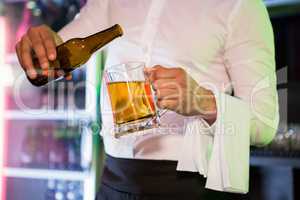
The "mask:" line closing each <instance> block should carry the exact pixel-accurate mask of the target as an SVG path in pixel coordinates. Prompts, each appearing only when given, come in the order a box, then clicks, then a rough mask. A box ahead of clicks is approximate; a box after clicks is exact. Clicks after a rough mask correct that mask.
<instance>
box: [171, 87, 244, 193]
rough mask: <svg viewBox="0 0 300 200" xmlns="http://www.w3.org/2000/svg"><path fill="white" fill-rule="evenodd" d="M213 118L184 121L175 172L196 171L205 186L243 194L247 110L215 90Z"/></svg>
mask: <svg viewBox="0 0 300 200" xmlns="http://www.w3.org/2000/svg"><path fill="white" fill-rule="evenodd" d="M215 97H216V103H217V112H218V114H217V120H216V122H215V123H214V124H213V125H212V126H209V125H208V124H207V123H206V121H204V120H203V119H201V118H193V119H192V120H190V121H189V122H187V126H186V132H185V136H184V144H183V146H182V150H181V154H180V156H179V159H178V166H177V170H178V171H193V172H199V173H200V174H202V175H203V176H204V177H207V182H206V188H209V189H212V190H218V191H225V192H234V193H247V192H248V188H249V149H250V109H249V107H248V106H247V104H246V103H245V102H243V101H242V100H240V99H238V98H236V97H232V96H230V95H227V94H225V93H219V94H217V93H215Z"/></svg>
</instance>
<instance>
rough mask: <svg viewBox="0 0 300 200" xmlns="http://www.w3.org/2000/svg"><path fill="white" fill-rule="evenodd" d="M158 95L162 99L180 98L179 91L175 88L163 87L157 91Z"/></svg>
mask: <svg viewBox="0 0 300 200" xmlns="http://www.w3.org/2000/svg"><path fill="white" fill-rule="evenodd" d="M156 97H157V99H158V100H159V101H160V100H170V99H178V98H179V93H178V91H177V90H175V89H161V90H157V91H156Z"/></svg>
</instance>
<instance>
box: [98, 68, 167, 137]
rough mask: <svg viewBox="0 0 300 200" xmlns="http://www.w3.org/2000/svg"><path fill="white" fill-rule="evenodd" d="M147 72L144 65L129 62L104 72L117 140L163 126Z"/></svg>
mask: <svg viewBox="0 0 300 200" xmlns="http://www.w3.org/2000/svg"><path fill="white" fill-rule="evenodd" d="M144 69H145V64H144V63H143V62H127V63H122V64H118V65H114V66H111V67H109V68H108V69H106V70H105V71H104V78H105V82H106V86H107V91H108V95H109V97H110V103H111V108H112V112H113V120H114V136H115V137H120V136H123V135H128V134H132V133H136V132H139V131H143V130H147V129H151V128H156V127H158V126H159V116H160V115H161V114H162V113H161V112H160V111H159V110H158V109H157V107H156V99H155V97H154V94H153V91H152V87H151V84H150V83H149V81H148V80H147V79H146V77H145V75H144ZM163 112H165V111H163Z"/></svg>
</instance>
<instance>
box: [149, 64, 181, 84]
mask: <svg viewBox="0 0 300 200" xmlns="http://www.w3.org/2000/svg"><path fill="white" fill-rule="evenodd" d="M182 72H183V69H181V68H166V67H162V66H161V65H155V66H154V67H151V68H145V75H146V76H147V77H148V78H149V79H150V81H154V80H156V79H175V78H176V77H177V76H179V75H180V74H182Z"/></svg>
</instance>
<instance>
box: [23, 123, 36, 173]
mask: <svg viewBox="0 0 300 200" xmlns="http://www.w3.org/2000/svg"><path fill="white" fill-rule="evenodd" d="M36 151H37V141H36V135H35V133H34V131H33V128H32V127H28V128H27V130H26V136H25V139H24V140H23V142H22V150H21V157H20V159H21V166H22V167H34V166H35V164H36V160H35V158H36Z"/></svg>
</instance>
